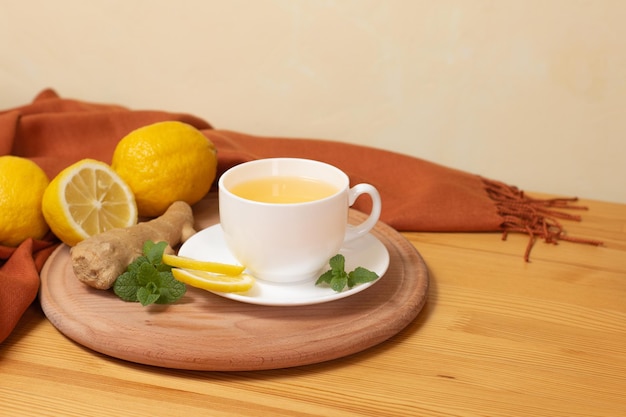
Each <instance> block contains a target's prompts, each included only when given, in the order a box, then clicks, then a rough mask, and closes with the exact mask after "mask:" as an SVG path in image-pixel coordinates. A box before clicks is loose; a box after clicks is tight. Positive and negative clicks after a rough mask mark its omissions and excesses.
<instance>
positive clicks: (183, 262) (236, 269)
mask: <svg viewBox="0 0 626 417" xmlns="http://www.w3.org/2000/svg"><path fill="white" fill-rule="evenodd" d="M163 263H164V264H166V265H169V266H171V267H175V268H182V269H192V270H196V271H204V272H212V273H214V274H222V275H229V276H236V275H239V274H241V273H242V272H243V271H244V269H245V267H243V266H241V265H231V264H224V263H219V262H209V261H200V260H197V259H192V258H188V257H185V256H179V255H172V254H167V253H166V254H163Z"/></svg>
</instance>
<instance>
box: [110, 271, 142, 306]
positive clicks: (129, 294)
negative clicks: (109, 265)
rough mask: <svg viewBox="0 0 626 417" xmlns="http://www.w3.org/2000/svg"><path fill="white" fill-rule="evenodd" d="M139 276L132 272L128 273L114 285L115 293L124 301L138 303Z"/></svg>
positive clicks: (118, 278)
mask: <svg viewBox="0 0 626 417" xmlns="http://www.w3.org/2000/svg"><path fill="white" fill-rule="evenodd" d="M138 289H139V284H138V283H137V275H136V274H135V273H133V272H131V271H126V272H124V273H123V274H122V275H120V276H119V277H117V279H116V280H115V283H114V284H113V292H114V293H115V294H116V295H117V296H118V297H120V298H121V299H122V300H124V301H130V302H137V301H139V300H138V299H137V290H138Z"/></svg>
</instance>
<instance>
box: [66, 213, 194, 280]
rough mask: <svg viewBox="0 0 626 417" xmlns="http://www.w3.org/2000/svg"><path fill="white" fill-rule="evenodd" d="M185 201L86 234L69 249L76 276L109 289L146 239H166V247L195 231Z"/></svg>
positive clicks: (138, 254) (140, 252)
mask: <svg viewBox="0 0 626 417" xmlns="http://www.w3.org/2000/svg"><path fill="white" fill-rule="evenodd" d="M193 226H194V225H193V212H192V210H191V207H190V206H189V204H187V203H185V202H182V201H176V202H174V203H172V205H171V206H170V207H169V208H168V209H167V210H166V211H165V213H163V215H161V216H160V217H157V218H155V219H153V220H150V221H147V222H144V223H138V224H136V225H134V226H131V227H127V228H119V229H111V230H107V231H106V232H103V233H100V234H98V235H95V236H92V237H89V238H87V239H85V240H83V241H82V242H80V243H78V244H76V245H75V246H74V247H72V249H71V250H70V255H71V258H72V268H73V269H74V274H75V275H76V277H77V278H78V279H79V280H80V281H82V282H84V283H85V284H87V285H89V286H91V287H93V288H97V289H103V290H106V289H109V288H111V287H112V286H113V284H114V283H115V280H116V279H117V277H118V276H120V275H121V274H122V273H124V271H126V267H127V266H128V265H129V264H130V263H132V262H133V261H134V260H135V259H137V258H138V257H139V256H141V255H142V253H143V252H142V251H143V245H144V243H145V242H146V241H147V240H152V241H153V242H155V243H157V242H162V241H166V242H167V243H168V244H169V247H170V250H171V248H172V247H174V246H175V245H177V244H178V243H179V242H184V241H185V240H187V239H188V238H189V237H190V236H191V235H193V234H194V233H195V230H194V227H193Z"/></svg>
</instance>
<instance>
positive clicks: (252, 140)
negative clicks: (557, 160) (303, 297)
mask: <svg viewBox="0 0 626 417" xmlns="http://www.w3.org/2000/svg"><path fill="white" fill-rule="evenodd" d="M164 120H178V121H182V122H185V123H188V124H191V125H193V126H195V127H196V128H198V129H200V130H201V131H202V132H203V133H204V134H205V135H206V136H207V137H208V138H209V139H210V140H211V141H212V142H213V143H214V144H215V146H216V148H217V150H218V175H219V174H221V173H222V172H224V171H225V170H226V169H228V168H229V167H231V166H233V165H236V164H238V163H240V162H243V161H247V160H253V159H259V158H267V157H281V156H282V157H305V158H311V159H318V160H321V161H324V162H328V163H330V164H333V165H335V166H337V167H339V168H341V169H343V170H344V171H345V172H346V173H347V174H348V175H349V177H350V178H351V181H352V183H353V184H356V183H358V182H368V183H371V184H373V185H374V186H376V187H377V188H378V190H379V191H380V194H381V198H382V201H383V210H382V214H381V221H383V222H385V223H387V224H389V225H390V226H392V227H394V228H396V229H398V230H403V231H432V232H498V231H499V232H504V233H507V232H508V231H513V232H520V231H521V232H526V233H528V234H530V235H531V238H532V237H533V236H541V237H543V238H544V239H545V240H547V241H552V242H554V241H556V240H558V239H563V238H564V236H562V234H561V231H562V230H561V227H560V225H559V224H558V222H556V220H554V219H555V218H557V217H561V218H571V219H577V218H576V217H575V216H566V215H561V213H558V212H554V211H553V210H552V209H551V208H550V207H555V206H556V207H565V206H567V205H569V203H570V201H571V200H548V201H538V200H532V199H529V198H528V197H526V196H524V194H523V193H521V192H520V191H519V190H517V188H515V187H510V186H508V185H505V184H502V183H500V182H497V181H492V180H488V179H485V178H482V177H480V176H478V175H474V174H470V173H466V172H462V171H459V170H455V169H451V168H448V167H444V166H441V165H438V164H434V163H432V162H428V161H425V160H423V159H419V158H415V157H411V156H408V155H402V154H399V153H394V152H389V151H385V150H381V149H375V148H371V147H365V146H359V145H354V144H347V143H342V142H336V141H328V140H316V139H295V138H274V137H260V136H254V135H249V134H243V133H237V132H233V131H226V130H218V129H214V128H213V127H212V126H211V125H210V124H209V123H208V122H206V121H204V120H203V119H201V118H198V117H195V116H193V115H190V114H185V113H171V112H164V111H150V110H143V111H138V110H130V109H128V108H125V107H122V106H119V105H108V104H96V103H88V102H84V101H80V100H72V99H66V98H61V97H59V96H58V95H57V93H56V92H55V91H53V90H50V89H47V90H44V91H42V92H41V93H40V94H39V95H38V96H37V97H36V98H35V100H34V101H33V102H32V103H30V104H27V105H24V106H21V107H17V108H13V109H9V110H5V111H0V155H17V156H22V157H27V158H30V159H32V160H33V161H35V162H37V163H38V164H39V165H40V166H41V167H42V168H43V169H44V171H45V172H46V173H47V174H48V176H49V177H50V178H51V179H52V178H53V177H54V176H55V175H56V174H57V173H58V172H59V171H61V170H62V169H63V168H65V167H66V166H68V165H70V164H72V163H73V162H76V161H78V160H80V159H83V158H94V159H98V160H101V161H104V162H107V163H110V162H111V157H112V154H113V150H114V149H115V146H116V145H117V142H118V141H119V140H120V139H121V138H122V137H124V136H125V135H126V134H127V133H129V132H130V131H132V130H134V129H136V128H138V127H141V126H144V125H147V124H151V123H155V122H158V121H164ZM368 206H369V201H367V200H366V199H364V198H362V199H360V200H359V201H357V205H355V208H357V209H361V210H364V211H367V210H368V209H369V207H368ZM531 240H532V239H531ZM57 244H58V240H56V239H55V237H54V236H53V235H51V234H49V236H48V237H47V238H45V239H43V240H41V241H33V240H31V239H29V240H27V241H25V242H24V243H22V244H21V245H20V246H19V247H18V248H8V247H0V262H1V267H0V342H2V341H3V340H4V339H6V337H7V336H8V335H9V334H10V333H11V331H12V329H13V328H14V327H15V325H16V324H17V322H18V321H19V318H20V317H21V315H22V314H23V313H24V311H25V310H26V308H28V306H29V305H30V304H31V303H32V302H33V301H34V300H35V298H36V296H37V291H38V288H39V272H40V271H41V268H42V266H43V263H44V261H45V259H46V258H47V257H48V256H49V254H50V253H51V251H52V250H53V249H54V248H55V247H56V245H57Z"/></svg>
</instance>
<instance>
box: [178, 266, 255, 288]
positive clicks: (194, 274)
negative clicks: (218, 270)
mask: <svg viewBox="0 0 626 417" xmlns="http://www.w3.org/2000/svg"><path fill="white" fill-rule="evenodd" d="M172 275H174V278H176V279H177V280H178V281H180V282H182V283H185V284H187V285H190V286H192V287H195V288H200V289H203V290H207V291H216V292H245V291H248V290H249V289H251V288H252V287H253V286H254V283H255V279H254V277H252V276H251V275H248V274H240V275H237V276H228V275H222V274H212V273H210V272H206V271H194V270H191V269H181V268H172Z"/></svg>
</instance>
